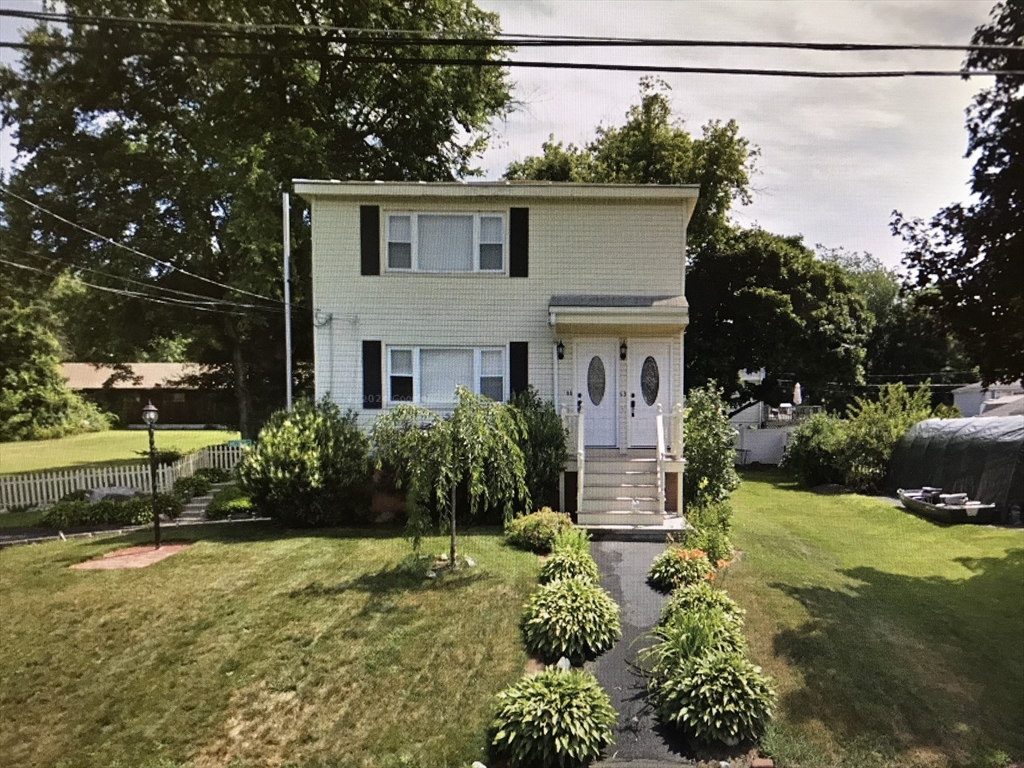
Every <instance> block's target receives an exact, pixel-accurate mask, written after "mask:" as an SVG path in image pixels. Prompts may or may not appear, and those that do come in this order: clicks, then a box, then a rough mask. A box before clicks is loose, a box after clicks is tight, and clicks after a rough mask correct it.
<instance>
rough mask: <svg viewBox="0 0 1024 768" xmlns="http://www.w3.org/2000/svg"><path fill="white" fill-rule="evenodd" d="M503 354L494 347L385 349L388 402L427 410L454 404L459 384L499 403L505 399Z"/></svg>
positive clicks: (499, 349) (502, 350)
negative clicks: (432, 407)
mask: <svg viewBox="0 0 1024 768" xmlns="http://www.w3.org/2000/svg"><path fill="white" fill-rule="evenodd" d="M507 380H508V376H507V375H506V370H505V350H504V349H503V348H500V347H498V348H494V347H490V348H488V347H422V348H421V347H389V348H388V386H389V391H388V400H389V401H390V402H392V403H403V402H413V403H419V404H422V405H427V406H447V405H452V404H453V403H454V402H455V388H456V387H457V386H459V385H460V384H461V385H462V386H465V387H467V388H469V389H470V391H472V392H474V393H475V394H478V395H485V396H487V397H489V398H491V399H492V400H497V401H499V402H501V401H504V400H506V399H507V396H506V393H507V389H508V388H507V386H506V382H507Z"/></svg>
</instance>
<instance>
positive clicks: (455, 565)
mask: <svg viewBox="0 0 1024 768" xmlns="http://www.w3.org/2000/svg"><path fill="white" fill-rule="evenodd" d="M451 494H452V501H451V509H452V512H451V515H452V519H451V524H452V526H451V531H452V545H451V549H450V550H449V552H448V557H449V560H448V563H449V565H450V566H451V569H452V570H453V571H454V570H455V569H457V568H458V563H457V562H456V561H455V486H454V485H452V491H451Z"/></svg>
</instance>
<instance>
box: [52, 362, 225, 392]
mask: <svg viewBox="0 0 1024 768" xmlns="http://www.w3.org/2000/svg"><path fill="white" fill-rule="evenodd" d="M126 365H127V366H128V368H129V369H130V370H131V372H132V376H133V378H132V379H131V380H128V379H125V378H124V377H123V374H121V373H120V372H119V371H118V370H117V369H116V368H114V366H112V365H102V364H99V363H62V364H61V368H62V369H63V372H64V378H66V379H67V380H68V387H69V388H71V389H75V390H78V389H104V388H109V389H197V387H195V386H192V385H185V384H178V383H175V382H176V381H177V380H178V379H181V378H183V377H185V376H195V375H197V374H200V373H204V372H205V371H206V369H205V368H204V367H203V366H201V365H199V364H198V363H126ZM108 382H109V383H108Z"/></svg>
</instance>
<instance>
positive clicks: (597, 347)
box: [576, 339, 618, 447]
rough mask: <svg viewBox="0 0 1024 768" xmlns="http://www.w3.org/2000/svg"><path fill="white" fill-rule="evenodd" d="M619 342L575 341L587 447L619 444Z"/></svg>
mask: <svg viewBox="0 0 1024 768" xmlns="http://www.w3.org/2000/svg"><path fill="white" fill-rule="evenodd" d="M617 368H618V342H617V341H615V340H614V339H608V340H593V341H590V340H588V341H580V342H577V344H576V402H577V403H578V404H581V405H582V407H583V410H584V414H583V419H584V421H583V428H584V441H585V443H586V445H588V446H602V447H614V446H615V445H617V444H618V440H617V438H618V429H617V423H616V422H617V418H616V415H617V411H618V409H617V407H616V406H617V404H618V397H617V395H618V390H617V386H618V383H617V381H616V375H615V373H616V370H617Z"/></svg>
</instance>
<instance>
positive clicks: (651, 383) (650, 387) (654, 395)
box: [640, 356, 661, 405]
mask: <svg viewBox="0 0 1024 768" xmlns="http://www.w3.org/2000/svg"><path fill="white" fill-rule="evenodd" d="M660 386H661V377H660V376H659V375H658V361H657V360H655V359H654V358H653V357H650V356H648V358H647V359H646V360H644V364H643V366H641V368H640V393H641V394H642V395H643V396H644V402H645V403H647V404H648V405H654V401H655V400H657V399H658V388H659V387H660Z"/></svg>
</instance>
